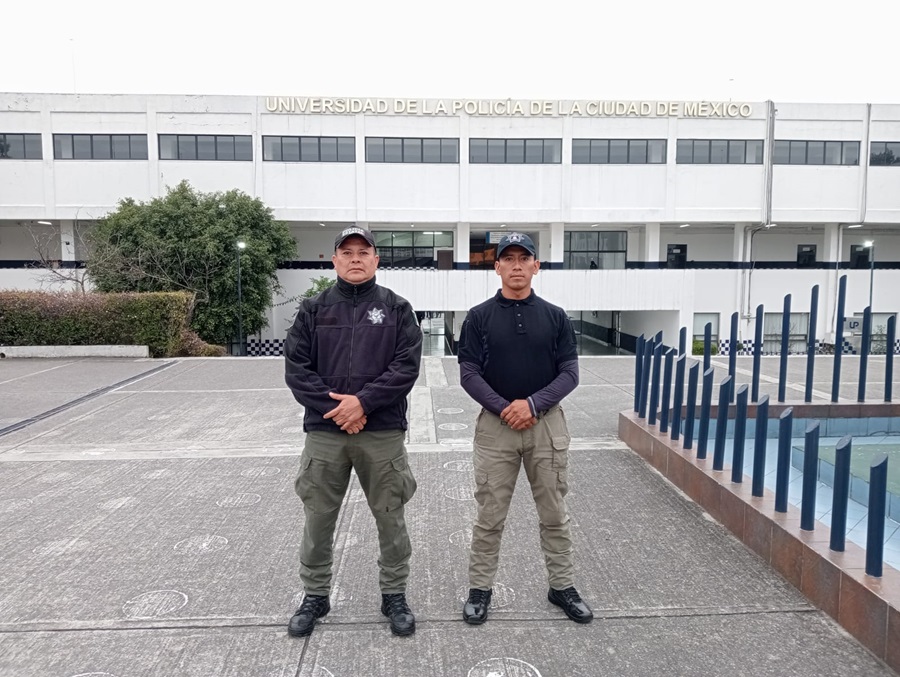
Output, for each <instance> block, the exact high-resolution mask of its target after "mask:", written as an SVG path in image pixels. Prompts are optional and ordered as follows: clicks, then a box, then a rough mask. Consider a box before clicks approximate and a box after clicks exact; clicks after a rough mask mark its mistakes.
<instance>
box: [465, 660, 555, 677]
mask: <svg viewBox="0 0 900 677" xmlns="http://www.w3.org/2000/svg"><path fill="white" fill-rule="evenodd" d="M468 677H541V673H540V672H539V671H538V669H537V668H536V667H534V666H533V665H532V664H531V663H526V662H525V661H520V660H519V659H518V658H488V659H487V660H486V661H481V662H480V663H476V664H475V666H474V667H473V668H472V669H471V670H469V674H468Z"/></svg>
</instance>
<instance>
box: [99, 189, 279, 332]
mask: <svg viewBox="0 0 900 677" xmlns="http://www.w3.org/2000/svg"><path fill="white" fill-rule="evenodd" d="M238 242H244V243H246V248H245V249H243V250H239V249H238V246H237V243H238ZM88 244H89V253H88V257H87V270H88V274H89V276H90V278H91V280H92V281H93V282H94V284H95V285H96V288H97V290H98V291H102V292H123V291H189V292H192V293H193V294H194V295H195V299H196V301H195V303H196V305H195V308H194V314H193V318H192V320H191V327H192V328H193V329H194V330H195V331H196V332H197V333H198V334H199V335H200V336H201V337H202V338H203V339H204V340H206V341H208V342H210V343H217V344H224V343H227V342H228V340H229V339H230V338H231V337H234V336H236V335H237V326H238V293H237V288H238V285H237V273H238V267H239V266H240V271H241V317H242V319H243V328H244V331H245V333H247V334H253V333H256V332H258V331H260V330H261V329H262V328H263V327H265V326H266V325H267V324H268V323H267V321H266V315H265V311H266V310H267V309H268V308H269V306H270V305H271V302H272V295H273V292H274V291H275V290H279V289H280V286H279V284H278V278H277V275H276V272H277V270H278V264H279V263H281V262H282V261H285V260H290V259H292V258H294V256H295V254H296V251H297V244H296V242H295V241H294V238H293V236H292V235H291V233H290V230H289V228H288V227H287V225H286V224H285V223H284V222H282V221H276V220H275V219H274V218H273V216H272V210H271V209H269V208H268V207H266V206H265V205H264V204H263V203H262V201H261V200H259V199H257V198H252V197H250V196H249V195H247V194H245V193H242V192H241V191H238V190H231V191H228V192H227V193H201V192H199V191H196V190H194V189H193V188H192V187H191V186H190V184H188V182H187V181H183V182H181V183H180V184H178V186H176V187H175V188H171V189H169V191H168V193H167V194H166V195H165V196H164V197H160V198H155V199H153V200H151V201H150V202H135V201H134V200H132V199H131V198H126V199H124V200H121V201H120V202H119V206H118V208H117V209H116V211H114V212H112V213H110V214H108V215H107V216H105V217H104V218H102V219H100V220H99V221H98V223H97V225H96V227H95V228H93V229H92V230H91V232H90V233H89V234H88ZM238 256H240V264H239V263H238Z"/></svg>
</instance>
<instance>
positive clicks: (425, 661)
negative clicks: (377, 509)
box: [0, 357, 894, 677]
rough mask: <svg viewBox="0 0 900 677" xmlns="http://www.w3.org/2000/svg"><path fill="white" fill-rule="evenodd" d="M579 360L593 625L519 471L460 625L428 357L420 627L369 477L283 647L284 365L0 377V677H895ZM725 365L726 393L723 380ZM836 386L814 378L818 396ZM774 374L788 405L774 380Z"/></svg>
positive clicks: (601, 360) (606, 365) (470, 423)
mask: <svg viewBox="0 0 900 677" xmlns="http://www.w3.org/2000/svg"><path fill="white" fill-rule="evenodd" d="M881 360H882V361H881V362H878V361H877V360H874V361H873V364H872V365H870V377H871V378H872V383H871V384H870V393H871V394H870V397H871V398H872V399H873V400H876V401H877V400H878V399H879V398H878V394H879V393H880V392H881V391H880V388H882V387H883V384H882V383H880V379H881V378H882V377H881V374H882V373H883V358H881ZM845 363H846V374H845V383H844V385H843V387H842V395H843V396H844V397H847V398H850V399H852V400H855V396H856V386H855V381H854V379H855V369H856V362H855V361H854V360H853V359H846V360H845ZM580 364H581V384H580V385H579V387H578V389H577V390H576V391H575V392H574V393H573V394H572V395H571V396H570V397H568V398H567V399H566V401H565V402H564V405H563V406H564V409H565V412H566V416H567V419H568V421H569V425H570V431H571V433H572V436H573V444H572V451H571V454H570V460H569V463H570V468H569V482H570V487H571V493H570V496H569V505H570V510H571V513H572V518H573V534H574V538H575V545H576V570H577V585H578V588H579V591H580V592H581V593H582V595H583V596H584V597H585V599H586V600H587V601H589V603H590V604H591V605H592V606H593V609H594V613H595V620H594V622H593V623H592V624H590V625H586V626H580V625H576V624H575V623H572V622H570V621H569V620H567V619H566V618H565V617H564V616H563V614H562V613H561V612H560V610H559V609H558V608H556V607H554V606H552V605H551V604H550V603H549V602H548V601H547V597H546V594H547V585H546V574H545V572H544V568H543V561H542V555H541V551H540V548H539V542H538V530H537V516H536V512H535V509H534V506H533V504H532V501H531V497H530V492H529V488H528V485H527V482H526V481H525V478H524V473H522V476H521V477H520V482H519V485H518V487H517V490H516V494H515V497H514V500H513V506H512V510H511V511H510V518H509V520H508V523H507V527H506V532H505V535H504V540H503V550H502V551H501V563H500V570H499V574H498V577H497V583H496V585H495V589H494V599H493V608H492V610H491V615H490V619H489V621H488V622H487V623H486V624H485V625H483V626H479V627H473V626H468V625H466V624H464V623H463V622H462V619H461V606H462V603H463V600H464V598H465V596H466V592H467V588H468V585H467V576H466V565H467V558H468V543H469V537H470V530H471V523H472V519H473V516H474V512H475V502H474V500H473V498H472V493H473V489H474V479H473V472H472V458H471V451H472V436H473V429H474V421H475V416H476V415H477V413H478V407H477V405H475V403H474V402H473V401H472V400H470V399H469V397H468V396H467V395H466V394H465V392H464V391H463V390H462V388H461V387H460V386H459V375H458V367H457V365H456V362H455V359H454V358H450V357H445V358H441V357H426V358H424V360H423V368H422V373H421V376H420V378H419V381H418V383H417V385H416V387H415V388H414V390H413V393H412V396H411V403H410V421H411V427H410V430H409V435H408V450H409V452H410V462H411V465H412V468H413V471H414V473H415V475H416V478H417V480H418V484H419V489H418V492H417V494H416V495H415V497H414V498H413V500H412V501H411V502H410V504H409V505H408V509H407V515H408V523H409V526H410V532H411V537H412V541H413V561H412V573H411V578H410V583H409V590H408V595H409V601H410V604H411V606H412V608H413V610H414V611H415V613H416V616H417V620H418V629H417V632H416V634H415V635H414V636H412V637H405V638H404V637H394V636H392V635H391V633H390V630H389V628H388V622H387V619H386V618H385V617H383V616H382V615H381V614H380V611H379V604H380V595H379V590H378V585H377V581H378V571H377V566H376V562H375V560H376V558H377V537H376V532H375V526H374V521H373V520H372V518H371V515H370V514H369V512H368V508H367V505H366V502H365V499H364V497H363V495H362V492H361V490H360V488H359V485H358V483H356V482H355V481H354V483H353V484H352V485H351V490H350V492H349V493H348V496H347V498H346V500H345V504H344V507H343V509H342V514H341V516H340V519H339V523H338V530H337V534H336V544H335V579H334V580H335V585H334V590H333V592H332V611H331V613H330V614H328V616H327V617H325V619H323V622H322V623H321V624H320V625H319V626H318V627H317V628H316V630H315V631H314V632H313V634H312V635H311V636H310V637H308V638H305V639H293V638H291V637H289V636H288V635H287V632H286V624H287V620H288V618H289V617H290V615H291V613H292V612H293V611H294V609H295V608H296V606H298V605H299V602H300V600H301V598H302V591H301V589H300V585H299V579H298V574H297V569H298V545H299V538H300V534H301V531H302V526H303V513H302V509H301V504H300V501H299V499H298V498H297V496H296V495H295V494H294V488H293V482H294V477H295V473H296V470H297V466H298V460H299V451H300V449H301V448H302V445H303V441H304V434H303V430H302V410H301V408H300V406H299V405H298V404H297V403H296V402H295V401H294V399H293V398H292V396H291V394H290V392H289V391H288V390H287V388H286V387H285V386H284V381H283V362H282V360H281V359H278V358H221V359H173V360H132V359H117V360H112V359H109V360H103V359H82V360H2V361H0V553H2V554H0V557H2V567H0V675H2V677H26V676H35V677H38V676H39V677H75V676H82V677H84V676H88V675H90V676H91V677H137V676H144V675H147V676H150V675H153V676H155V677H156V676H168V675H176V676H181V675H190V676H201V675H202V676H213V675H215V676H223V675H228V676H234V677H244V676H250V677H255V676H259V677H360V676H363V677H367V676H381V675H385V676H388V675H390V676H393V675H397V676H402V677H421V676H423V675H425V676H432V675H434V676H440V675H459V676H461V677H572V676H585V677H588V676H591V677H592V676H596V675H613V676H617V675H625V676H632V675H634V676H638V675H640V676H647V677H651V676H654V677H655V676H658V675H729V676H731V675H754V676H756V675H800V676H806V675H809V676H813V675H816V676H822V675H834V676H836V677H837V676H841V677H843V676H845V675H891V674H894V673H893V672H891V671H890V670H889V669H888V668H887V667H885V666H884V665H883V664H882V663H880V662H879V661H878V660H877V659H875V658H874V657H873V656H872V654H870V653H869V652H868V651H866V650H865V649H864V648H862V647H861V645H859V644H858V643H857V642H856V641H855V640H854V639H852V638H851V637H850V636H849V635H847V633H845V632H844V631H843V630H842V629H841V628H840V627H839V626H838V625H837V624H836V623H835V622H834V621H833V620H831V619H830V618H829V617H828V616H827V615H825V614H824V613H823V612H821V611H819V610H818V609H817V608H815V607H813V606H812V605H811V604H810V603H809V602H808V601H807V600H806V598H804V597H803V596H802V595H801V594H800V593H799V592H798V591H797V590H796V589H795V588H793V587H792V586H791V585H790V584H789V583H787V582H786V581H785V580H784V579H783V578H781V577H780V576H779V575H778V574H777V573H775V572H774V571H773V570H772V569H770V568H769V566H768V565H767V564H765V563H764V562H763V561H762V560H761V559H760V558H759V557H757V556H756V555H755V554H754V553H753V552H751V551H750V550H748V549H747V548H746V547H744V545H742V544H741V543H740V542H739V541H737V540H736V539H735V538H733V537H732V536H731V535H730V534H729V533H728V532H727V531H726V530H725V529H724V528H723V527H722V526H721V525H719V524H718V523H716V522H714V521H713V520H711V519H710V518H709V517H708V516H707V515H706V514H705V513H704V512H703V511H702V510H701V509H700V508H698V507H697V506H696V505H695V504H694V503H693V502H692V501H690V500H689V499H688V498H687V497H686V496H684V495H683V494H681V493H680V492H679V491H677V490H676V489H675V488H674V487H673V486H672V485H671V484H669V483H668V482H667V481H666V480H665V479H664V478H663V477H662V476H661V475H659V474H658V473H657V472H656V471H655V470H653V469H652V468H651V467H650V466H649V465H647V464H646V463H645V462H644V461H643V460H641V459H640V458H639V457H638V456H637V455H636V454H634V453H633V452H632V451H631V450H629V449H628V448H626V447H625V446H624V445H623V444H622V443H621V442H620V441H619V439H618V437H617V434H616V431H617V425H618V413H619V412H620V411H622V410H624V409H628V408H630V407H631V406H632V402H633V378H634V361H633V358H629V357H582V358H581V360H580ZM715 364H716V365H717V366H718V370H717V371H718V374H717V376H718V377H719V378H721V376H722V375H723V374H724V371H725V370H724V368H725V367H727V359H721V358H720V359H716V360H715ZM805 364H806V362H805V358H792V359H791V362H790V370H789V374H790V378H791V380H792V386H791V389H790V390H789V394H788V398H789V399H802V387H803V380H804V370H805ZM749 365H750V363H749V360H746V359H744V358H741V360H740V365H739V366H740V369H741V370H744V371H745V372H748V371H749ZM830 365H831V362H830V358H821V359H819V360H818V361H817V369H816V383H815V391H816V392H815V395H816V399H827V398H828V395H829V393H830V383H831V380H830ZM763 370H764V373H765V374H767V375H768V376H767V377H766V380H765V381H764V385H763V388H762V391H763V392H764V393H765V392H768V393H771V394H772V395H774V393H775V392H776V386H775V384H774V383H773V382H772V375H774V374H777V370H778V363H777V360H775V359H771V358H768V359H766V360H764V366H763ZM747 381H749V376H742V378H741V382H747Z"/></svg>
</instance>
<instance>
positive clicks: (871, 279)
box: [863, 240, 875, 312]
mask: <svg viewBox="0 0 900 677" xmlns="http://www.w3.org/2000/svg"><path fill="white" fill-rule="evenodd" d="M863 245H864V246H865V247H868V249H869V311H870V312H871V311H872V289H873V288H874V286H875V241H874V240H866V241H865V242H864V243H863Z"/></svg>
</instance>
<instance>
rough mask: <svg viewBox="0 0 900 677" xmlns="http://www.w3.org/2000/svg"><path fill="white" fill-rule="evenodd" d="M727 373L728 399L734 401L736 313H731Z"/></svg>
mask: <svg viewBox="0 0 900 677" xmlns="http://www.w3.org/2000/svg"><path fill="white" fill-rule="evenodd" d="M728 346H729V347H728V375H729V376H730V377H731V385H730V386H729V388H728V401H729V402H734V388H735V385H734V384H735V381H736V380H737V354H738V314H737V313H732V314H731V337H730V340H729V342H728Z"/></svg>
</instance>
